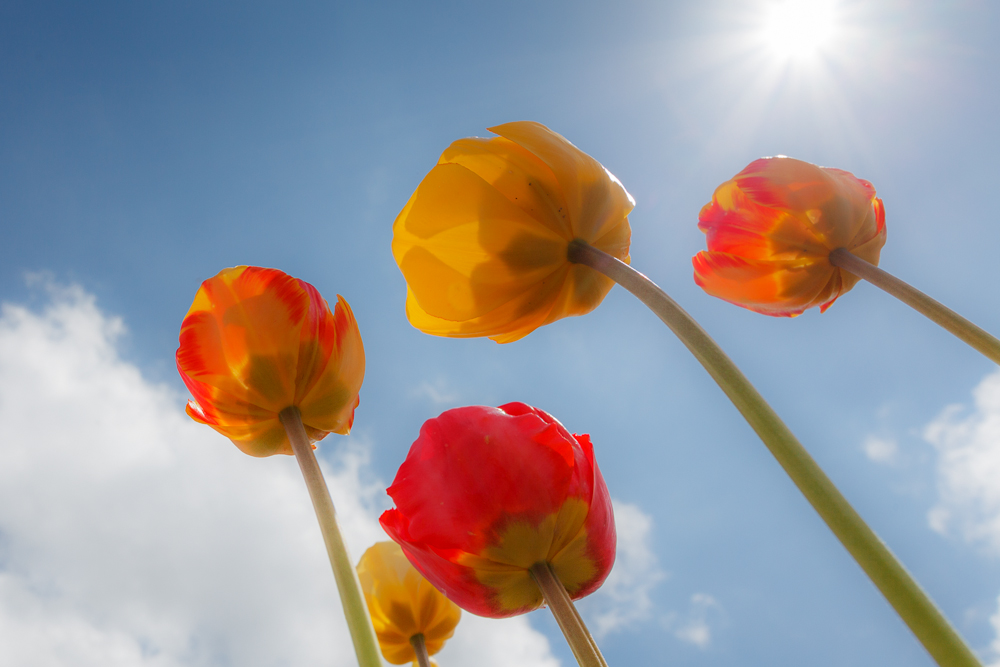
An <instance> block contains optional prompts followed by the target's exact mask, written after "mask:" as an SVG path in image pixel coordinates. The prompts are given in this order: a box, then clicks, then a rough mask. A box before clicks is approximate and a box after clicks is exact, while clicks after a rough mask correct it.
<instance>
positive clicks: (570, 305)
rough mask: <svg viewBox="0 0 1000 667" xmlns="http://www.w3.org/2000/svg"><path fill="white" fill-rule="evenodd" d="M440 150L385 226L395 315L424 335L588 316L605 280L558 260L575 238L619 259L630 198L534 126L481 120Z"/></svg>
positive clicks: (480, 332)
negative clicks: (397, 287) (396, 286)
mask: <svg viewBox="0 0 1000 667" xmlns="http://www.w3.org/2000/svg"><path fill="white" fill-rule="evenodd" d="M489 129H490V131H491V132H494V133H496V134H498V135H500V136H498V137H493V138H479V137H470V138H466V139H460V140H458V141H456V142H454V143H453V144H451V146H449V147H448V149H447V150H445V152H444V153H443V154H442V155H441V159H440V160H439V161H438V164H437V165H436V166H435V167H434V168H433V169H431V171H430V173H428V174H427V176H426V177H425V178H424V180H423V181H422V182H421V183H420V185H419V186H418V187H417V190H416V191H415V192H414V193H413V196H411V197H410V200H409V201H408V202H407V203H406V206H405V207H404V208H403V210H402V212H401V213H400V214H399V216H398V217H397V218H396V222H395V225H394V226H393V240H392V253H393V256H394V257H395V258H396V263H397V264H398V265H399V268H400V270H401V271H402V272H403V276H404V277H405V278H406V282H407V298H406V314H407V317H408V318H409V320H410V323H411V324H412V325H413V326H414V327H416V328H417V329H420V330H421V331H423V332H424V333H428V334H433V335H435V336H450V337H456V338H467V337H478V336H489V337H490V338H492V339H493V340H495V341H496V342H498V343H509V342H511V341H515V340H518V339H520V338H523V337H524V336H526V335H528V334H529V333H531V332H532V331H534V330H535V329H537V328H538V327H540V326H543V325H545V324H548V323H550V322H554V321H555V320H558V319H561V318H563V317H569V316H572V315H583V314H584V313H588V312H590V311H591V310H593V309H594V308H596V307H597V305H598V304H599V303H600V302H601V301H602V300H603V299H604V297H605V295H606V294H607V293H608V291H609V290H610V289H611V287H612V286H613V285H614V282H613V281H612V280H611V279H609V278H607V277H605V276H604V275H602V274H600V273H598V272H597V271H595V270H594V269H592V268H590V267H588V266H584V265H582V264H574V263H571V262H570V261H569V260H568V259H567V256H566V255H567V250H568V247H569V243H570V242H571V241H573V240H574V239H581V240H583V241H586V242H587V243H588V244H590V245H591V246H593V247H595V248H598V249H600V250H603V251H604V252H606V253H608V254H610V255H612V256H614V257H617V258H618V259H620V260H622V261H623V262H626V263H627V262H628V261H629V241H630V238H631V230H630V228H629V224H628V214H629V212H630V211H631V210H632V208H633V207H634V206H635V201H634V200H633V199H632V197H631V195H629V193H628V192H626V190H625V188H624V186H622V184H621V182H619V181H618V179H617V178H615V177H614V176H613V175H612V174H611V173H610V172H609V171H608V170H607V169H605V168H604V167H603V166H602V165H601V164H600V163H599V162H598V161H597V160H595V159H594V158H592V157H590V156H589V155H587V154H586V153H584V152H582V151H581V150H580V149H578V148H577V147H576V146H574V145H573V144H571V143H570V142H569V141H567V140H566V139H565V138H564V137H562V136H560V135H559V134H556V133H555V132H553V131H552V130H550V129H548V128H547V127H545V126H544V125H541V124H539V123H533V122H528V121H520V122H515V123H507V124H505V125H499V126H497V127H491V128H489Z"/></svg>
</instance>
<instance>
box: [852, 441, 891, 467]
mask: <svg viewBox="0 0 1000 667" xmlns="http://www.w3.org/2000/svg"><path fill="white" fill-rule="evenodd" d="M861 449H862V450H863V451H864V453H865V456H867V457H868V459H869V460H871V461H874V462H875V463H882V464H885V465H893V464H895V463H896V462H897V460H898V458H899V444H898V443H897V442H896V440H895V439H893V438H883V437H879V436H876V435H869V436H868V437H867V438H865V441H864V442H863V443H862V444H861Z"/></svg>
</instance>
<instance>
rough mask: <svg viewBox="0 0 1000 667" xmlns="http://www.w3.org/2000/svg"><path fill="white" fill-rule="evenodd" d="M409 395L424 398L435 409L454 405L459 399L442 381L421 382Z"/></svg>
mask: <svg viewBox="0 0 1000 667" xmlns="http://www.w3.org/2000/svg"><path fill="white" fill-rule="evenodd" d="M411 395H412V396H415V397H417V398H425V399H427V400H429V401H430V402H431V403H433V404H434V405H435V406H436V407H442V406H453V405H456V403H457V402H458V399H459V396H458V394H457V393H456V392H454V391H452V390H451V389H449V388H448V385H447V383H446V382H445V381H444V380H437V381H436V382H421V383H420V384H419V385H417V386H416V387H414V388H413V391H412V392H411Z"/></svg>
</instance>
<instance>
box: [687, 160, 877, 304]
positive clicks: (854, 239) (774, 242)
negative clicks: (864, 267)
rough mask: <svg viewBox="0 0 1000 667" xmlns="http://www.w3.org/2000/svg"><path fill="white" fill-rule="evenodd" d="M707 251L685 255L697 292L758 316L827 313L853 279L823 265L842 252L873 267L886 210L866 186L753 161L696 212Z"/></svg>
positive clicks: (827, 171) (790, 163) (837, 175)
mask: <svg viewBox="0 0 1000 667" xmlns="http://www.w3.org/2000/svg"><path fill="white" fill-rule="evenodd" d="M698 228H699V229H701V231H703V232H705V235H706V237H707V240H708V251H702V252H699V253H698V254H697V255H695V257H694V259H693V263H694V280H695V282H696V283H698V285H700V286H701V288H702V289H704V290H705V291H706V292H708V293H709V294H711V295H712V296H716V297H719V298H720V299H724V300H726V301H729V302H730V303H734V304H736V305H737V306H742V307H744V308H748V309H750V310H753V311H756V312H758V313H763V314H765V315H775V316H785V317H793V316H795V315H798V314H800V313H801V312H802V311H804V310H806V309H807V308H812V307H813V306H819V308H820V312H822V311H824V310H826V309H827V308H829V307H830V305H831V304H833V302H834V301H836V300H837V297H839V296H840V295H841V294H843V293H844V292H847V291H848V290H850V289H851V288H852V287H854V285H855V284H856V283H857V282H858V280H859V278H858V277H857V276H855V275H854V274H852V273H850V272H848V271H844V270H842V269H840V268H838V267H836V266H834V265H833V264H831V263H830V259H829V257H830V253H831V252H832V251H834V250H836V249H837V248H846V249H847V250H849V251H851V252H852V253H853V254H855V255H857V256H858V257H861V258H862V259H864V260H866V261H868V262H870V263H871V264H876V265H877V264H878V259H879V253H880V251H881V250H882V246H883V245H885V238H886V232H885V209H884V208H883V206H882V200H881V199H879V198H878V197H876V196H875V188H874V187H873V186H872V184H871V183H869V182H868V181H865V180H862V179H860V178H856V177H855V176H854V175H853V174H851V173H850V172H846V171H843V170H841V169H831V168H828V167H817V166H816V165H814V164H809V163H808V162H803V161H801V160H795V159H792V158H787V157H776V158H762V159H760V160H755V161H754V162H751V163H750V164H749V165H748V166H747V167H746V169H744V170H743V171H741V172H740V173H738V174H736V176H734V177H733V178H732V179H730V180H728V181H726V182H725V183H723V184H722V185H720V186H719V187H718V188H716V189H715V193H714V194H713V195H712V201H711V202H710V203H708V204H706V205H705V207H704V208H702V209H701V214H700V215H699V216H698Z"/></svg>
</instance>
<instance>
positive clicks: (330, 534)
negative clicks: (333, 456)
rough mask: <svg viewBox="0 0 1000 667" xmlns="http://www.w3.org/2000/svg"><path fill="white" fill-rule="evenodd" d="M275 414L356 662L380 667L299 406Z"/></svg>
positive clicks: (357, 584)
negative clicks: (322, 546)
mask: <svg viewBox="0 0 1000 667" xmlns="http://www.w3.org/2000/svg"><path fill="white" fill-rule="evenodd" d="M278 416H279V418H280V419H281V423H282V425H283V426H284V427H285V432H286V433H287V434H288V440H289V441H290V442H291V443H292V451H294V452H295V459H296V460H297V461H298V462H299V469H300V470H301V471H302V477H303V478H304V479H305V481H306V487H307V488H308V489H309V497H310V498H311V499H312V504H313V509H314V510H315V511H316V518H317V519H319V527H320V530H321V531H322V532H323V541H324V542H325V543H326V553H327V556H329V558H330V565H331V566H332V567H333V577H334V579H336V581H337V591H338V592H339V593H340V604H341V605H342V606H343V607H344V616H346V617H347V627H348V629H350V631H351V641H352V642H354V652H355V653H356V654H357V656H358V665H360V667H382V661H381V659H380V658H379V649H378V640H377V639H376V638H375V629H374V628H373V627H372V619H371V617H370V616H369V615H368V607H367V606H365V598H364V595H363V594H362V593H361V583H360V582H359V581H358V573H357V572H356V571H355V569H354V565H353V563H351V557H350V556H348V555H347V546H346V545H345V544H344V538H343V537H342V536H341V534H340V527H339V526H338V525H337V513H336V511H335V510H334V509H333V500H332V499H331V498H330V490H329V489H328V488H327V486H326V480H325V479H323V473H322V472H321V471H320V469H319V463H318V462H317V461H316V455H315V454H314V453H313V449H312V445H311V444H310V443H309V436H308V435H306V429H305V426H303V425H302V416H301V415H300V414H299V410H298V408H294V407H292V408H286V409H284V410H282V411H281V413H280V414H279V415H278Z"/></svg>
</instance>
